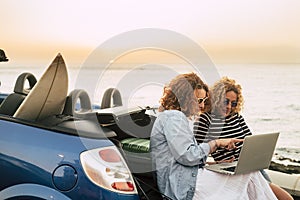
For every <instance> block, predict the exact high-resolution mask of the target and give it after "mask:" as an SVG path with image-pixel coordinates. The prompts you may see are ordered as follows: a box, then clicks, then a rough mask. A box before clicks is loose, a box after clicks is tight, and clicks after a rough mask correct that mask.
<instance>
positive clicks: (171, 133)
mask: <svg viewBox="0 0 300 200" xmlns="http://www.w3.org/2000/svg"><path fill="white" fill-rule="evenodd" d="M150 148H151V155H152V163H153V167H154V169H155V170H156V175H157V184H158V188H159V190H160V192H162V193H163V194H165V195H166V196H168V197H170V198H171V199H174V200H177V199H178V200H179V199H180V200H181V199H192V198H193V196H194V191H195V187H196V179H197V175H198V169H199V167H202V166H203V165H204V164H205V161H206V158H207V155H208V154H209V150H210V147H209V145H208V144H207V143H201V144H199V145H198V144H197V142H196V139H195V137H194V134H193V132H192V131H191V129H190V127H189V122H188V119H187V117H186V116H185V115H184V113H182V112H181V111H177V110H166V111H163V112H162V113H160V114H159V115H158V117H157V119H156V120H155V123H154V126H153V129H152V132H151V139H150Z"/></svg>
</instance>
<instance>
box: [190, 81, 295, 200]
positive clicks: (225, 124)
mask: <svg viewBox="0 0 300 200" xmlns="http://www.w3.org/2000/svg"><path fill="white" fill-rule="evenodd" d="M208 95H210V100H211V101H210V102H209V104H210V106H209V107H208V108H207V109H205V110H206V112H204V113H202V114H200V116H199V118H198V119H197V120H196V121H195V123H194V135H195V138H196V140H197V142H198V143H203V142H209V141H211V140H216V139H221V138H238V139H243V138H245V137H246V136H247V135H251V134H252V133H251V131H250V129H249V128H248V126H247V124H246V122H245V120H244V118H243V117H242V115H240V112H241V110H242V108H243V104H244V99H243V95H242V87H241V86H240V85H239V84H237V83H236V81H235V80H233V79H229V78H228V77H223V78H222V79H221V80H219V81H218V82H216V83H215V84H214V85H213V87H212V89H211V92H210V93H209V94H208V91H207V96H208ZM242 144H243V143H242V142H240V143H236V148H235V149H231V150H228V149H225V148H218V149H217V150H216V151H215V152H213V153H211V155H212V157H213V158H214V160H215V161H216V162H217V163H218V162H232V161H235V160H237V159H238V157H239V154H240V151H241V148H242ZM261 172H262V174H263V176H264V177H265V179H266V180H268V181H269V182H270V178H269V177H268V175H267V174H266V173H265V172H264V171H263V170H261ZM270 187H271V189H272V190H273V192H274V193H275V195H276V197H277V198H278V199H286V200H290V199H293V198H292V197H291V196H290V195H289V194H288V193H287V192H286V191H285V190H283V189H281V188H280V187H278V186H277V185H275V184H273V183H270Z"/></svg>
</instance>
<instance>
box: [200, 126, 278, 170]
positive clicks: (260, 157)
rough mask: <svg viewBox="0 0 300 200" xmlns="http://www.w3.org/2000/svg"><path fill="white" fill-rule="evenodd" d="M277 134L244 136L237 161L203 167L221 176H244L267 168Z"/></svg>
mask: <svg viewBox="0 0 300 200" xmlns="http://www.w3.org/2000/svg"><path fill="white" fill-rule="evenodd" d="M278 136H279V132H276V133H265V134H258V135H251V136H246V137H245V140H244V143H243V146H242V149H241V152H240V155H239V159H238V161H234V162H231V163H219V164H212V165H207V166H205V168H206V169H208V170H211V171H215V172H219V173H223V174H230V175H234V174H245V173H249V172H252V171H257V170H260V169H265V168H268V167H269V165H270V163H271V160H272V157H273V154H274V150H275V147H276V143H277V139H278Z"/></svg>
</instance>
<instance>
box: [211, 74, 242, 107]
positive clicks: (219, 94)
mask: <svg viewBox="0 0 300 200" xmlns="http://www.w3.org/2000/svg"><path fill="white" fill-rule="evenodd" d="M230 91H233V92H234V93H236V94H237V106H236V107H235V108H233V109H232V113H240V112H241V110H242V109H243V106H244V98H243V95H242V87H241V85H239V84H237V83H236V81H235V80H233V79H230V78H228V77H222V78H221V79H220V80H219V81H217V82H216V83H215V84H214V85H213V86H212V88H211V89H210V98H211V112H212V113H217V112H218V108H219V107H220V106H221V105H224V100H225V95H226V93H227V92H230Z"/></svg>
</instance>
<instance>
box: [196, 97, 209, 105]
mask: <svg viewBox="0 0 300 200" xmlns="http://www.w3.org/2000/svg"><path fill="white" fill-rule="evenodd" d="M207 99H208V97H204V98H198V99H197V101H198V103H199V104H201V103H205V102H206V100H207Z"/></svg>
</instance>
